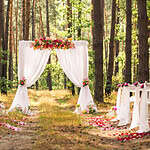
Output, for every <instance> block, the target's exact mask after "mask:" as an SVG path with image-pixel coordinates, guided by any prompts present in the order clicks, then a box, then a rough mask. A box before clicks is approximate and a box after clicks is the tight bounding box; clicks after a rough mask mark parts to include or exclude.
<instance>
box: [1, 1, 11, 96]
mask: <svg viewBox="0 0 150 150" xmlns="http://www.w3.org/2000/svg"><path fill="white" fill-rule="evenodd" d="M9 8H10V0H9V1H8V4H7V14H6V24H5V34H4V40H3V41H4V42H3V53H4V57H3V60H4V62H3V64H2V77H3V80H2V81H3V82H2V88H1V93H2V94H7V57H8V56H7V52H8V28H9Z"/></svg>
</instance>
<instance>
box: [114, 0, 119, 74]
mask: <svg viewBox="0 0 150 150" xmlns="http://www.w3.org/2000/svg"><path fill="white" fill-rule="evenodd" d="M119 13H120V8H119V0H118V4H117V14H118V15H117V22H116V24H117V25H118V26H119ZM118 32H119V29H117V30H116V35H118ZM115 48H116V58H117V57H118V55H119V40H118V39H117V40H115ZM118 72H119V63H118V61H117V62H115V73H114V75H115V76H116V75H117V73H118Z"/></svg>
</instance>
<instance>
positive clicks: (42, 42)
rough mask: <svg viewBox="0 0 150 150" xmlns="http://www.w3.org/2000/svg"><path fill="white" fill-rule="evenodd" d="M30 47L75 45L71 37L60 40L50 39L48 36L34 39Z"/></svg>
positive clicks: (70, 46) (41, 48)
mask: <svg viewBox="0 0 150 150" xmlns="http://www.w3.org/2000/svg"><path fill="white" fill-rule="evenodd" d="M31 47H33V48H34V50H36V49H40V50H44V49H52V50H53V49H64V50H65V49H71V48H74V47H75V45H74V43H73V42H72V39H71V38H69V39H66V40H61V39H55V40H52V39H50V38H49V37H42V38H40V39H35V40H34V42H33V43H32V45H31Z"/></svg>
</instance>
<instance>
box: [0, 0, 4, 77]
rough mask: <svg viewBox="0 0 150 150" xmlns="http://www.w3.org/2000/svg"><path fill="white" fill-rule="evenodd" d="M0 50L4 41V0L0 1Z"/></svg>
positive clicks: (0, 73) (0, 72) (0, 50)
mask: <svg viewBox="0 0 150 150" xmlns="http://www.w3.org/2000/svg"><path fill="white" fill-rule="evenodd" d="M0 29H1V30H0V52H1V53H2V52H3V51H2V49H3V43H4V0H1V1H0ZM1 60H2V58H0V77H2V63H1Z"/></svg>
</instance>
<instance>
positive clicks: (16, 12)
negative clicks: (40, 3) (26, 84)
mask: <svg viewBox="0 0 150 150" xmlns="http://www.w3.org/2000/svg"><path fill="white" fill-rule="evenodd" d="M18 8H19V5H18V0H17V8H16V11H15V17H16V47H15V52H16V74H18ZM17 80H18V76H17Z"/></svg>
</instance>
